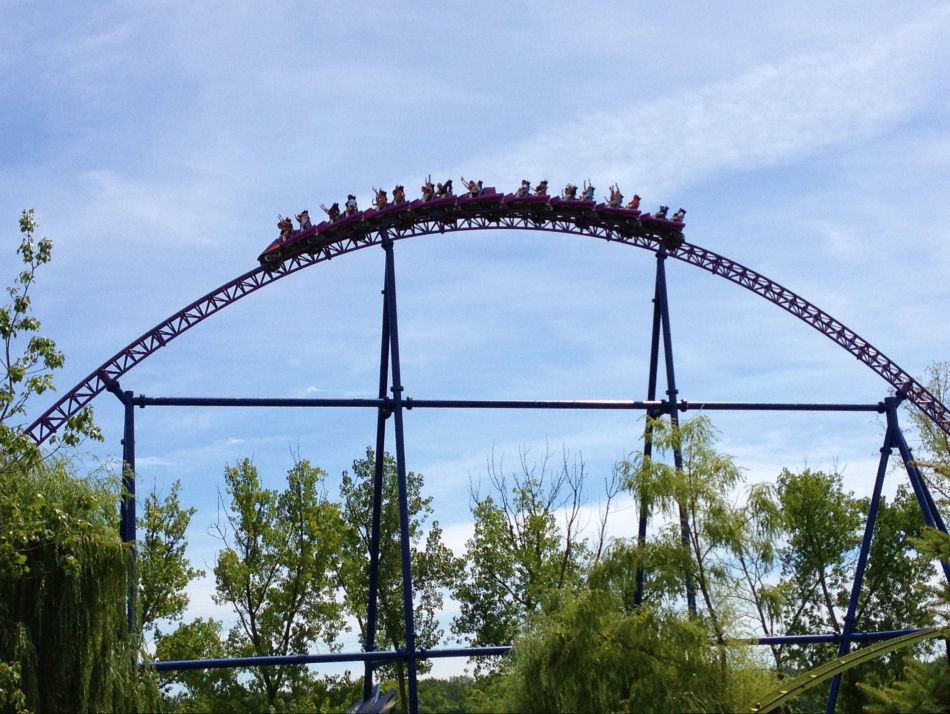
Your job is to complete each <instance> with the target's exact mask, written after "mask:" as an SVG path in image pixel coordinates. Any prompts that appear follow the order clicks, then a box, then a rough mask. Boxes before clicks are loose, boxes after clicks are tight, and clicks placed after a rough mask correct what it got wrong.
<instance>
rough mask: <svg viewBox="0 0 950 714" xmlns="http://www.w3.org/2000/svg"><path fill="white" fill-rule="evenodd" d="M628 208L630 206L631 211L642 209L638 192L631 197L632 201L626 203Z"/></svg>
mask: <svg viewBox="0 0 950 714" xmlns="http://www.w3.org/2000/svg"><path fill="white" fill-rule="evenodd" d="M626 208H628V209H629V210H631V211H638V210H640V196H639V195H637V194H633V198H631V199H630V203H628V204H627V205H626Z"/></svg>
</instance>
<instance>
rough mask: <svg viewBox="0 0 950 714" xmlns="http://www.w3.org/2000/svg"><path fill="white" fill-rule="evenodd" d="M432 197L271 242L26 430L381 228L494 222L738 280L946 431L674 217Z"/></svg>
mask: <svg viewBox="0 0 950 714" xmlns="http://www.w3.org/2000/svg"><path fill="white" fill-rule="evenodd" d="M577 203H578V204H579V203H580V202H577ZM439 204H440V205H438V206H433V205H427V204H421V205H420V204H419V202H413V203H412V204H406V205H405V208H403V209H401V210H398V211H393V210H390V209H386V210H384V211H380V212H376V211H365V212H364V213H361V214H358V216H357V217H356V220H349V219H347V220H346V221H345V225H339V226H337V225H332V226H331V227H330V228H329V229H327V230H324V231H323V232H322V233H320V234H319V235H318V234H317V233H316V232H315V231H316V230H318V229H314V230H311V231H309V232H306V235H301V236H294V238H292V239H291V240H289V241H287V243H286V244H283V246H276V249H275V250H273V251H272V252H271V253H268V252H265V254H264V255H263V256H262V262H264V258H265V256H268V255H270V256H271V257H272V259H273V260H274V262H273V263H270V264H268V263H266V262H265V263H264V264H263V265H262V266H261V267H259V268H256V269H254V270H251V271H249V272H247V273H244V274H243V275H240V276H238V277H237V278H234V279H233V280H231V281H230V282H227V283H225V284H224V285H222V286H221V287H219V288H217V289H215V290H212V291H211V292H209V293H208V294H207V295H204V296H203V297H201V298H199V299H198V300H195V301H194V302H193V303H191V304H190V305H188V306H186V307H185V308H183V309H182V310H179V311H178V312H176V313H175V314H174V315H172V316H171V317H169V318H168V319H166V320H164V321H163V322H161V323H159V324H158V325H156V326H155V327H154V328H152V329H151V330H149V331H148V332H146V333H145V334H143V335H142V336H141V337H139V338H138V339H136V340H134V341H133V342H132V343H131V344H129V345H128V346H126V347H124V348H123V349H121V350H120V351H119V352H117V353H116V354H115V355H113V356H112V357H111V358H110V359H109V360H107V361H106V362H105V363H103V364H102V365H101V366H100V367H99V368H98V369H96V370H95V371H94V372H93V373H92V374H90V375H89V376H88V377H86V378H85V379H84V380H82V381H81V382H80V383H79V384H77V385H76V386H75V387H73V388H72V389H71V390H70V391H69V392H68V393H66V394H65V395H64V396H63V397H62V398H60V399H59V400H58V401H57V402H56V403H55V404H54V405H53V406H52V407H50V408H49V409H48V410H47V411H46V412H44V413H43V415H42V416H40V417H39V418H38V419H37V420H36V421H35V422H33V424H31V425H30V426H29V427H28V428H27V429H26V433H28V434H29V435H30V436H31V437H32V438H33V439H34V441H36V442H37V443H38V444H42V443H43V442H44V441H46V440H47V439H48V438H49V437H50V436H52V435H53V434H54V433H56V431H57V430H58V429H59V428H60V427H62V426H63V424H65V423H66V422H67V421H68V420H69V419H70V418H71V417H73V416H75V415H76V414H77V413H78V412H79V411H80V410H81V409H82V408H83V407H84V406H86V405H87V404H88V403H89V402H90V401H92V399H94V398H95V397H96V396H97V395H98V394H99V393H101V392H102V391H103V390H105V389H107V388H108V387H109V386H110V385H112V384H114V383H115V382H116V380H118V378H119V377H121V376H122V375H123V374H125V373H126V372H128V371H129V370H130V369H132V368H133V367H134V366H136V365H137V364H138V363H139V362H141V361H142V360H143V359H145V358H146V357H148V356H149V355H150V354H152V353H153V352H155V351H156V350H158V349H159V348H161V347H164V346H165V345H167V344H168V343H169V342H171V341H172V340H173V339H175V338H176V337H178V336H179V335H181V334H182V333H184V332H185V331H187V330H189V329H191V328H192V327H194V326H195V325H197V324H198V323H199V322H201V321H202V320H205V319H206V318H208V317H210V316H211V315H213V314H215V313H216V312H218V311H219V310H221V309H223V308H225V307H227V306H228V305H231V304H233V303H235V302H237V301H238V300H240V299H241V298H243V297H245V296H246V295H250V294H251V293H253V292H255V291H256V290H259V289H260V288H262V287H264V286H266V285H269V284H271V283H273V282H275V281H277V280H280V279H281V278H284V277H287V276H288V275H291V274H293V273H296V272H297V271H299V270H302V269H304V268H307V267H309V266H311V265H314V264H316V263H320V262H323V261H326V260H330V259H331V258H334V257H336V256H339V255H344V254H346V253H351V252H353V251H355V250H360V249H362V248H367V247H369V246H373V245H379V244H380V243H382V241H383V239H384V236H387V235H388V237H389V238H390V239H391V240H401V239H403V238H410V237H413V236H419V235H431V234H434V233H446V232H455V231H470V230H498V229H502V230H531V231H550V232H556V233H568V234H574V235H584V236H590V237H594V238H600V239H601V240H606V241H611V242H618V243H624V244H626V245H631V246H635V247H638V248H643V249H645V250H649V251H652V252H656V251H658V250H660V249H661V248H662V249H665V250H667V253H668V255H669V256H670V257H672V258H676V259H677V260H681V261H683V262H685V263H689V264H690V265H694V266H696V267H698V268H702V269H703V270H706V271H708V272H710V273H712V274H713V275H717V276H719V277H722V278H725V279H726V280H730V281H732V282H734V283H736V284H737V285H741V286H742V287H744V288H746V289H747V290H750V291H752V292H753V293H755V294H756V295H759V296H760V297H763V298H765V299H766V300H768V301H769V302H771V303H773V304H775V305H778V306H779V307H781V308H782V309H783V310H785V311H787V312H789V313H791V314H792V315H794V316H795V317H797V318H799V319H800V320H802V321H803V322H805V323H806V324H808V325H810V326H811V327H813V328H814V329H816V330H817V331H818V332H820V333H821V334H823V335H825V336H826V337H828V338H829V339H831V340H832V341H833V342H835V343H836V344H837V345H839V346H840V347H842V348H843V349H845V350H847V351H848V352H850V353H851V354H853V355H854V356H855V357H856V358H857V359H858V360H860V361H861V362H863V363H864V364H866V365H867V366H868V367H870V368H871V369H872V370H874V371H875V372H877V374H878V375H880V376H881V377H883V378H884V380H885V381H887V382H888V383H889V384H890V385H891V386H893V387H894V389H895V390H896V391H897V392H898V394H900V395H901V396H903V397H905V398H906V399H907V400H908V401H910V402H911V403H913V404H914V405H916V406H917V407H918V408H919V409H920V410H921V411H922V412H923V413H924V414H926V415H927V416H928V417H929V418H930V419H931V420H932V421H933V422H934V423H935V424H936V425H937V426H938V427H939V428H940V429H941V430H943V431H944V432H945V433H946V434H948V435H950V409H948V408H947V407H946V406H945V405H944V404H942V403H941V402H940V401H939V400H938V399H937V398H936V397H935V396H934V395H933V394H931V393H930V392H929V391H928V390H927V389H926V387H924V386H923V385H922V384H921V383H920V382H918V381H917V380H915V379H914V378H913V377H912V376H911V375H910V374H908V373H907V372H905V371H904V370H903V369H901V368H900V367H899V366H898V365H897V364H896V363H895V362H894V361H893V360H891V359H890V358H888V357H887V356H886V355H885V354H884V353H883V352H881V351H880V350H878V349H877V348H876V347H874V346H873V345H871V343H869V342H868V341H867V340H865V339H864V338H862V337H861V336H860V335H858V334H857V333H856V332H854V331H853V330H851V329H849V328H848V327H847V326H845V325H844V324H842V323H841V322H839V321H838V320H836V319H834V318H833V317H832V316H831V315H829V314H828V313H826V312H824V311H823V310H821V309H820V308H818V307H817V306H815V305H813V304H812V303H810V302H809V301H807V300H805V299H804V298H802V297H800V296H798V295H796V294H795V293H793V292H792V291H791V290H789V289H787V288H785V287H783V286H782V285H779V284H778V283H776V282H775V281H773V280H770V279H769V278H766V277H765V276H764V275H761V274H760V273H757V272H756V271H754V270H752V269H750V268H747V267H745V266H744V265H741V264H739V263H737V262H735V261H733V260H730V259H729V258H726V257H724V256H721V255H719V254H718V253H714V252H712V251H710V250H706V249H705V248H701V247H699V246H697V245H693V244H690V243H686V242H684V241H683V240H682V234H681V233H679V232H678V231H676V230H675V229H676V227H677V226H675V225H674V224H670V223H668V222H657V221H655V220H654V221H651V220H650V218H649V216H648V215H647V216H642V217H641V216H640V215H639V213H638V212H636V211H625V210H622V209H614V208H609V207H606V206H603V205H598V206H593V205H592V204H583V205H576V204H573V203H572V202H559V201H558V200H557V199H551V200H550V201H543V202H538V201H530V202H522V203H514V202H507V201H502V200H501V197H499V199H498V200H497V201H492V202H476V201H471V202H465V201H464V199H461V198H459V199H457V200H453V201H449V202H445V201H440V202H439ZM671 226H672V228H671ZM273 247H274V246H272V247H271V248H273ZM271 248H269V249H268V250H271Z"/></svg>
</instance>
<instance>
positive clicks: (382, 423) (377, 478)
mask: <svg viewBox="0 0 950 714" xmlns="http://www.w3.org/2000/svg"><path fill="white" fill-rule="evenodd" d="M382 292H383V326H382V330H381V334H382V339H381V340H380V347H379V398H380V399H386V396H387V394H386V393H387V391H388V389H389V301H388V300H389V299H388V297H387V293H386V288H385V286H384V287H383V291H382ZM389 414H390V412H389V408H388V407H387V406H383V405H381V406H380V407H379V409H378V410H377V412H376V457H375V460H374V465H375V469H374V472H373V513H372V526H371V528H370V546H369V602H368V603H367V606H366V638H365V642H364V643H363V646H364V649H365V651H366V652H372V651H374V650H375V649H376V623H377V619H378V612H379V540H380V527H381V524H382V508H383V478H384V477H385V469H384V465H385V454H386V419H388V418H389ZM374 667H375V665H374V663H373V662H371V661H370V660H366V662H364V673H363V701H364V702H365V701H368V700H369V699H370V697H371V696H372V695H373V669H374Z"/></svg>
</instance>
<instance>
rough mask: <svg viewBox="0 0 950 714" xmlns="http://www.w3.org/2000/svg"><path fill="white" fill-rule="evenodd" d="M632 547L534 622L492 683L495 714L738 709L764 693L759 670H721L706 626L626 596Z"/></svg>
mask: <svg viewBox="0 0 950 714" xmlns="http://www.w3.org/2000/svg"><path fill="white" fill-rule="evenodd" d="M634 550H636V548H630V547H628V546H626V545H623V544H615V546H614V547H613V548H612V549H611V550H610V551H609V552H608V554H607V556H606V558H605V559H604V560H603V562H601V563H600V564H598V565H597V566H595V567H594V568H593V569H592V571H591V573H590V578H589V580H588V585H587V587H586V588H583V589H581V590H579V591H578V592H577V593H574V594H567V593H565V594H564V597H563V598H562V600H561V602H560V605H559V606H558V607H557V608H556V609H554V610H553V611H551V612H549V613H547V614H545V615H544V616H542V617H539V618H537V619H535V620H534V621H533V625H532V626H531V627H530V629H529V630H528V631H527V633H526V634H525V635H524V636H523V637H521V638H519V640H517V641H516V642H515V647H514V650H513V652H512V657H511V662H510V665H508V667H507V668H506V670H505V675H506V676H505V677H504V678H503V679H502V680H501V681H500V682H499V683H498V685H497V689H496V691H495V710H496V711H519V712H549V711H611V712H664V711H709V712H715V711H737V705H738V704H740V703H744V700H745V699H747V698H748V699H751V698H752V696H751V694H750V693H749V690H750V689H751V690H753V691H757V690H758V689H763V688H764V687H765V686H767V684H768V683H769V682H770V681H771V678H770V677H769V675H768V674H767V673H764V672H762V671H760V670H755V668H752V669H753V672H752V674H751V675H750V674H749V673H748V671H747V670H748V669H749V668H748V667H746V666H744V665H739V664H736V665H735V666H734V667H733V669H728V668H724V667H722V666H721V663H720V662H721V658H722V656H723V655H722V654H721V653H720V650H719V648H718V647H710V644H709V639H708V633H707V631H706V629H705V628H704V627H703V626H702V625H701V624H700V623H699V622H697V621H695V620H692V619H691V618H689V617H688V616H687V615H686V614H684V613H683V612H682V611H677V610H671V609H669V608H665V607H662V606H657V605H655V604H653V603H646V602H644V603H642V604H641V605H639V606H637V605H634V604H633V601H632V600H631V599H629V598H627V597H625V596H624V592H629V591H631V590H632V589H633V588H634V587H635V581H636V569H637V565H638V559H637V558H636V557H635V556H634V555H633V553H632V551H634ZM618 584H623V586H622V587H620V588H619V589H618V588H617V585H618Z"/></svg>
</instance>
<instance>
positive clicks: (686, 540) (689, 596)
mask: <svg viewBox="0 0 950 714" xmlns="http://www.w3.org/2000/svg"><path fill="white" fill-rule="evenodd" d="M665 263H666V249H665V248H663V247H660V249H659V250H658V251H657V253H656V284H657V297H658V298H659V300H660V317H661V320H660V322H661V326H662V328H663V356H664V357H665V358H666V385H667V389H666V394H667V396H668V397H669V400H668V401H669V405H670V422H671V423H672V425H673V428H674V429H678V428H679V425H680V420H679V413H678V412H677V409H676V394H677V392H676V374H675V372H674V370H673V338H672V336H671V334H670V309H669V300H668V299H667V292H666V267H665ZM673 465H674V466H675V467H676V470H677V471H682V470H683V453H682V452H681V451H680V448H679V447H678V446H677V447H675V448H674V449H673ZM679 510H680V534H681V539H682V542H683V547H685V548H691V544H690V534H689V517H688V516H687V513H686V509H685V508H684V506H683V504H682V503H680V504H679ZM685 580H686V605H687V607H688V608H689V612H690V614H691V615H695V614H696V587H695V585H693V578H692V577H691V576H690V574H689V573H686V577H685Z"/></svg>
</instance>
